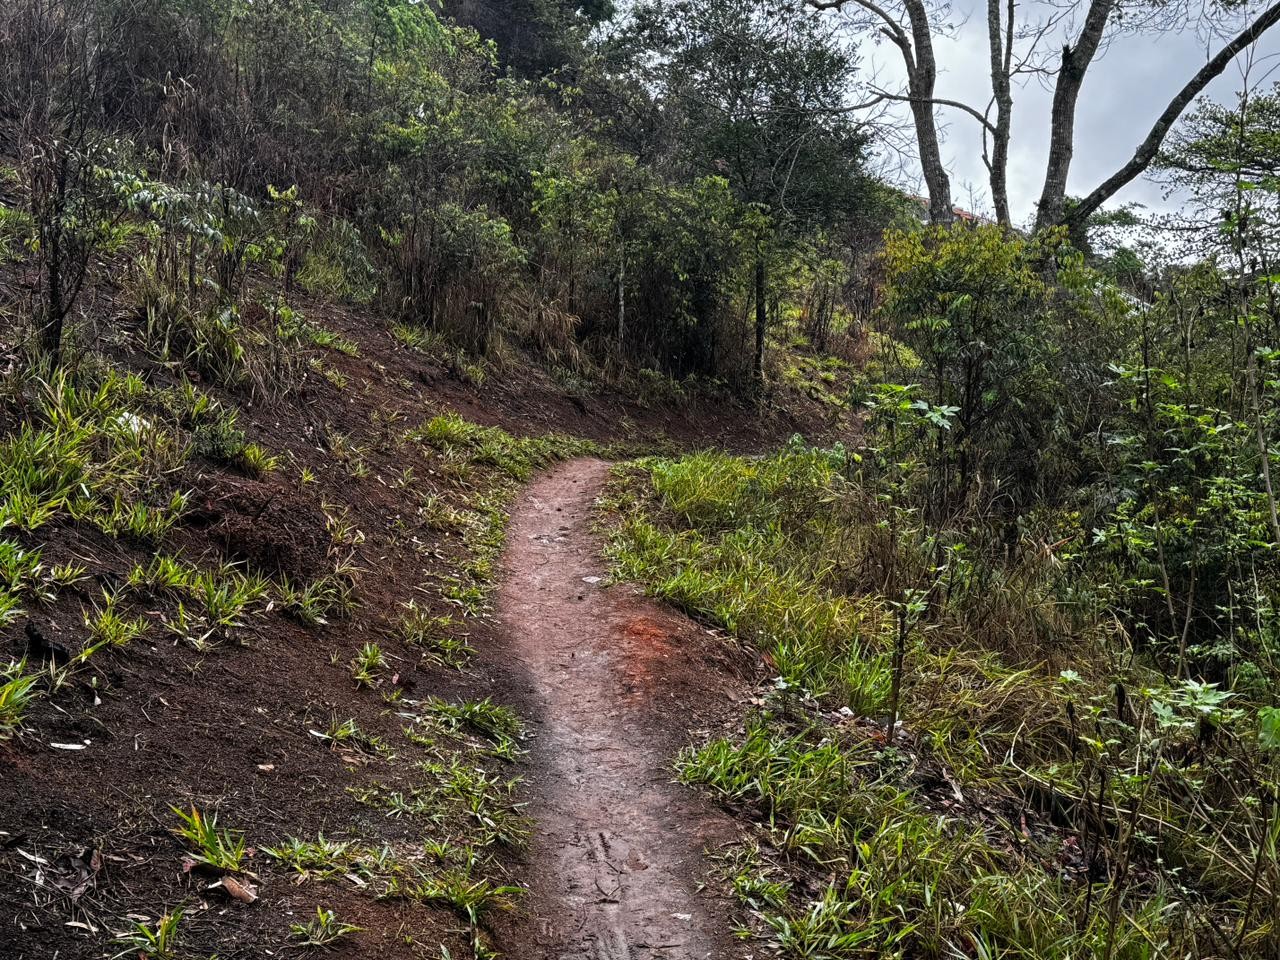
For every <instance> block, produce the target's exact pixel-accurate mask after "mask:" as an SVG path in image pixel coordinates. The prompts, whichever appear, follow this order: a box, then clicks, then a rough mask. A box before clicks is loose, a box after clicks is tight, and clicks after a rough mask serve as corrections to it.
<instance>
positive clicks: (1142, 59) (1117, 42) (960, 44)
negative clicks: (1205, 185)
mask: <svg viewBox="0 0 1280 960" xmlns="http://www.w3.org/2000/svg"><path fill="white" fill-rule="evenodd" d="M1037 5H1038V4H1037V3H1036V2H1035V0H1031V2H1027V3H1024V4H1022V5H1021V9H1024V10H1027V11H1031V10H1034V9H1035V8H1036V7H1037ZM1039 6H1040V7H1041V8H1042V9H1043V4H1039ZM1080 6H1083V4H1080ZM1256 8H1257V7H1256V6H1255V9H1256ZM985 10H986V5H985V3H983V2H982V0H957V2H956V4H955V13H954V14H953V19H954V20H957V21H961V22H959V23H958V24H957V28H956V32H955V35H954V37H950V38H942V39H940V40H939V41H938V42H937V45H936V49H937V55H938V61H939V71H940V76H939V78H938V87H937V95H938V96H940V97H947V98H950V99H957V100H963V101H965V102H967V103H970V104H972V105H974V106H975V107H977V108H978V109H979V110H981V109H983V108H984V107H985V106H986V103H987V100H988V99H989V97H990V90H991V84H990V75H989V67H988V56H989V54H988V48H987V28H986V19H985V17H986V14H985ZM971 12H976V15H970V16H968V19H967V20H964V19H963V18H964V17H965V14H966V13H971ZM1206 39H1207V38H1206V37H1205V36H1204V35H1203V32H1201V33H1200V34H1199V35H1197V31H1195V30H1187V31H1185V32H1182V33H1175V34H1163V35H1160V36H1153V35H1150V34H1146V35H1136V36H1118V37H1116V38H1114V40H1113V41H1112V42H1111V44H1110V46H1109V48H1108V49H1107V51H1106V53H1105V56H1104V57H1103V58H1102V59H1101V60H1100V61H1097V62H1095V63H1094V65H1093V67H1092V68H1091V69H1090V72H1089V74H1088V77H1087V79H1086V81H1085V86H1084V89H1083V91H1082V93H1081V97H1080V107H1079V111H1078V113H1077V122H1076V150H1075V156H1074V158H1073V160H1072V166H1071V178H1070V183H1069V185H1068V191H1069V192H1070V193H1074V194H1082V193H1085V192H1087V191H1088V190H1091V189H1093V188H1094V187H1095V186H1097V185H1098V183H1100V182H1101V181H1102V180H1103V179H1105V178H1106V177H1107V176H1109V175H1110V174H1112V173H1113V172H1115V170H1116V168H1117V167H1119V166H1120V165H1121V164H1122V163H1124V161H1125V160H1127V159H1128V158H1129V156H1131V155H1132V153H1133V150H1134V148H1135V147H1136V146H1137V144H1138V143H1139V142H1140V141H1141V139H1142V138H1143V137H1144V136H1145V135H1146V133H1147V131H1148V130H1149V129H1150V127H1151V124H1152V122H1154V120H1155V118H1156V117H1157V116H1159V114H1160V112H1161V111H1162V110H1163V109H1164V107H1165V105H1166V104H1167V103H1168V101H1169V99H1170V98H1171V97H1172V95H1173V94H1174V93H1175V92H1176V91H1177V90H1178V89H1179V88H1180V87H1181V86H1182V85H1183V84H1184V83H1185V82H1186V81H1187V79H1189V78H1190V76H1191V75H1192V74H1193V73H1194V72H1195V71H1196V70H1197V69H1198V68H1199V67H1200V66H1201V65H1202V64H1203V63H1204V61H1205V60H1206V59H1208V56H1209V54H1208V53H1207V52H1206V49H1207V48H1206ZM1216 43H1218V44H1219V45H1220V43H1221V41H1216ZM1057 46H1058V47H1059V48H1060V46H1061V40H1059V42H1058V45H1057ZM1215 49H1216V47H1215ZM860 52H861V56H862V64H863V66H862V71H861V72H862V73H863V75H864V77H867V76H870V75H872V74H876V75H878V76H879V77H880V79H881V82H882V84H883V85H885V86H886V87H891V88H896V87H895V85H896V84H899V83H900V82H901V78H902V76H903V70H902V61H901V58H900V55H899V53H898V50H897V48H896V47H894V46H892V45H891V44H889V43H880V44H878V45H877V44H875V43H873V42H871V41H867V40H864V41H863V42H862V43H861V45H860ZM1257 55H1258V56H1259V57H1261V58H1262V59H1261V61H1260V62H1255V65H1254V67H1253V69H1252V75H1253V76H1255V77H1257V76H1261V75H1262V74H1263V73H1264V72H1266V70H1268V69H1270V68H1273V67H1275V65H1276V64H1277V62H1280V27H1277V28H1275V29H1274V30H1272V31H1271V33H1270V34H1269V35H1268V36H1267V37H1266V38H1264V41H1263V43H1261V44H1259V46H1258V50H1257ZM1276 78H1280V73H1278V74H1277V77H1276ZM1241 83H1242V76H1241V69H1240V63H1237V64H1236V65H1234V66H1233V67H1232V68H1229V69H1228V70H1227V71H1226V72H1225V73H1224V74H1223V75H1222V76H1221V77H1219V78H1218V80H1217V81H1216V82H1215V83H1214V84H1213V85H1212V86H1211V87H1210V88H1209V95H1211V96H1213V97H1214V98H1216V99H1220V100H1230V99H1232V98H1233V95H1234V92H1235V91H1236V90H1238V89H1240V86H1241ZM1051 101H1052V93H1051V91H1049V90H1047V89H1044V88H1043V87H1042V86H1041V84H1040V83H1039V82H1037V81H1036V80H1034V79H1029V80H1028V84H1027V85H1026V86H1025V87H1023V88H1021V89H1017V90H1015V92H1014V118H1013V139H1012V142H1011V145H1010V163H1009V199H1010V204H1011V206H1012V208H1013V216H1014V219H1015V220H1017V221H1019V222H1024V221H1027V220H1029V219H1030V218H1031V217H1032V216H1033V214H1034V210H1035V201H1036V199H1038V197H1039V193H1040V186H1041V183H1042V180H1043V175H1044V164H1045V151H1046V147H1047V144H1048V139H1049V119H1048V117H1049V106H1050V103H1051ZM939 115H940V117H941V119H942V120H943V121H944V123H945V137H946V142H945V143H944V144H943V156H944V159H945V161H946V162H947V165H948V168H949V169H950V171H951V175H952V194H953V197H954V200H955V202H956V203H957V204H959V205H961V206H965V207H969V206H974V207H976V208H978V212H989V206H990V203H989V192H988V191H987V189H986V180H987V174H986V168H985V167H983V165H982V138H981V133H980V131H979V129H978V125H977V122H976V121H975V120H973V119H972V118H970V117H967V116H966V115H964V114H962V113H960V112H958V111H956V110H954V109H949V108H943V109H942V110H941V112H940V114H939ZM910 175H916V174H915V173H914V170H913V171H912V174H910ZM910 175H909V176H910ZM907 185H908V186H910V184H907ZM917 186H919V185H917ZM970 187H972V188H973V190H974V193H973V195H971V194H970V192H969V188H970ZM920 192H923V190H922V189H921V190H920ZM1162 195H1163V191H1162V190H1161V188H1160V186H1159V185H1158V184H1155V183H1152V182H1151V181H1149V180H1139V181H1137V182H1135V183H1133V184H1131V185H1130V186H1129V187H1128V188H1126V189H1125V190H1124V191H1123V192H1122V193H1121V194H1120V195H1119V196H1118V197H1117V198H1116V200H1115V201H1114V202H1116V203H1121V202H1127V201H1137V202H1140V203H1143V204H1146V205H1147V206H1149V207H1151V208H1154V209H1167V208H1168V207H1170V206H1172V205H1174V204H1176V203H1177V200H1176V198H1174V199H1173V200H1172V201H1171V202H1166V201H1165V200H1164V199H1163V196H1162Z"/></svg>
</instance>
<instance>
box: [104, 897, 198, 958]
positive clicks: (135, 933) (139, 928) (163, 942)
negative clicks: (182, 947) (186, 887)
mask: <svg viewBox="0 0 1280 960" xmlns="http://www.w3.org/2000/svg"><path fill="white" fill-rule="evenodd" d="M182 913H183V911H182V909H181V908H178V909H177V910H174V911H173V912H172V913H168V914H165V915H164V916H163V917H161V918H160V922H159V923H157V924H156V926H155V928H154V929H152V927H151V926H150V925H149V924H147V923H145V922H143V921H141V920H138V921H135V922H134V928H133V930H131V931H129V932H128V933H122V934H120V935H119V936H117V937H116V938H115V942H116V943H118V944H121V945H122V946H123V948H124V949H122V950H121V951H120V952H119V953H118V954H116V955H115V958H116V960H119V958H121V957H131V958H137V957H149V958H153V960H178V958H179V957H180V956H181V953H180V951H179V949H178V932H179V927H180V926H181V924H182Z"/></svg>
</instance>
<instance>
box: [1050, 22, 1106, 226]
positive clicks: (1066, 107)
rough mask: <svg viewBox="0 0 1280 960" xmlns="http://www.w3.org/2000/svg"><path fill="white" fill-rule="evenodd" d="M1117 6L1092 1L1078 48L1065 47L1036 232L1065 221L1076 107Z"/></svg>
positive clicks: (1057, 86) (1051, 116)
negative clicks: (1087, 74) (1086, 77)
mask: <svg viewBox="0 0 1280 960" xmlns="http://www.w3.org/2000/svg"><path fill="white" fill-rule="evenodd" d="M1116 3H1117V0H1091V2H1090V4H1089V12H1088V13H1087V14H1086V15H1085V19H1084V26H1083V27H1082V28H1081V29H1080V36H1079V37H1077V38H1076V43H1075V46H1065V47H1063V48H1062V64H1061V66H1060V68H1059V70H1058V81H1057V83H1056V84H1055V85H1054V88H1053V110H1052V113H1051V114H1050V127H1049V162H1048V165H1047V167H1046V169H1045V175H1044V189H1043V190H1042V191H1041V193H1040V205H1039V208H1038V209H1037V211H1036V229H1040V228H1042V227H1048V226H1053V225H1054V224H1057V223H1061V222H1062V219H1063V212H1064V208H1065V205H1066V196H1067V174H1068V173H1069V172H1070V170H1071V155H1072V152H1073V151H1074V148H1075V134H1076V104H1077V103H1078V102H1079V100H1080V88H1081V87H1082V86H1083V85H1084V78H1085V74H1086V73H1087V72H1088V70H1089V65H1090V64H1092V63H1093V59H1094V57H1096V56H1097V54H1098V46H1099V45H1100V44H1101V43H1102V35H1103V33H1105V31H1106V28H1107V21H1108V20H1109V19H1110V18H1111V14H1112V13H1113V12H1114V11H1115V8H1116Z"/></svg>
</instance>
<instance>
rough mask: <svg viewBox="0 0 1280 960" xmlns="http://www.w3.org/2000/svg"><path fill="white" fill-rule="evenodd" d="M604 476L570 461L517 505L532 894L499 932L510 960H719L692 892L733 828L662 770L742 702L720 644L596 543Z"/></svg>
mask: <svg viewBox="0 0 1280 960" xmlns="http://www.w3.org/2000/svg"><path fill="white" fill-rule="evenodd" d="M608 470H609V466H608V464H606V463H604V462H602V461H599V460H575V461H571V462H569V463H565V464H562V465H560V466H558V467H557V468H555V469H554V470H552V471H550V472H548V473H546V474H544V475H542V476H541V477H539V478H538V479H536V480H535V481H534V482H533V483H532V484H531V485H530V486H529V487H528V488H527V489H526V490H525V491H524V493H523V495H522V496H521V497H520V499H519V500H518V502H517V503H516V505H515V506H514V508H513V512H512V521H511V525H510V528H509V533H508V541H507V543H508V546H507V551H506V554H505V556H504V561H503V581H502V582H503V586H502V588H501V590H500V594H499V601H498V614H499V630H498V638H497V642H498V643H499V644H501V645H502V646H504V647H505V648H506V651H507V652H509V654H510V655H511V656H512V657H513V658H514V659H515V660H516V663H515V664H514V665H513V666H514V668H515V669H514V670H513V673H514V674H515V675H516V676H517V677H519V678H521V680H522V681H523V684H524V690H523V692H522V694H523V695H522V696H520V698H519V699H521V700H523V701H525V702H524V703H523V704H522V706H523V707H524V709H525V712H526V715H527V716H529V717H530V718H531V720H532V721H533V722H532V724H531V726H532V727H533V730H534V733H535V736H534V738H533V739H532V742H531V743H530V745H529V746H530V755H529V757H528V765H527V766H528V785H529V795H530V805H529V809H528V812H529V814H530V816H531V817H532V818H533V820H534V821H535V824H536V826H535V830H534V835H533V838H532V840H531V842H530V849H529V853H528V860H527V863H526V864H525V871H524V873H525V875H524V876H523V877H522V879H523V880H524V881H525V883H526V885H527V886H528V887H529V889H530V896H529V897H528V898H526V900H525V901H524V903H523V904H522V906H521V908H520V909H519V911H518V912H517V913H515V914H514V915H512V916H510V917H508V918H507V919H505V920H504V921H503V922H502V925H501V927H500V929H499V931H498V933H499V940H500V946H501V947H502V948H503V950H504V952H505V953H506V955H507V956H510V957H513V958H517V960H552V958H554V960H624V958H625V960H649V958H657V957H663V958H670V960H693V958H714V960H722V958H723V960H728V958H732V957H736V956H739V955H740V953H739V952H738V951H736V950H735V942H734V940H733V939H732V937H731V936H730V930H729V925H728V915H729V905H728V904H726V903H723V902H719V901H717V899H716V898H715V896H714V894H712V893H711V892H709V891H708V890H701V889H700V881H701V880H702V878H704V877H705V876H706V874H707V870H708V866H709V863H708V860H707V858H706V856H705V854H704V850H708V849H714V848H716V847H719V846H722V845H724V844H725V843H727V842H729V841H730V840H731V839H732V838H733V837H734V828H733V824H732V822H731V821H730V820H729V818H728V817H726V816H725V815H724V814H722V813H720V812H719V811H717V810H716V809H715V808H714V806H712V805H711V804H710V803H708V802H707V801H706V800H705V799H704V798H702V797H700V796H698V795H697V794H696V793H695V792H694V791H692V790H690V789H688V788H686V787H683V786H681V785H679V784H675V783H673V782H672V777H673V774H672V759H673V758H674V756H675V754H676V753H677V752H678V750H679V749H680V747H682V746H684V745H685V744H687V743H688V742H689V741H690V739H691V738H692V737H693V736H694V735H695V732H696V729H697V728H698V727H699V726H710V725H711V724H712V723H713V722H714V721H715V718H716V717H718V716H723V715H724V712H725V711H726V710H728V709H730V708H731V707H732V703H733V699H734V698H735V697H736V696H739V695H740V693H739V691H740V690H741V689H742V686H741V682H740V680H738V679H737V678H736V677H735V673H736V672H740V670H741V666H740V665H735V664H734V663H732V662H731V661H730V659H729V657H728V655H727V654H726V653H725V651H724V648H723V646H722V645H721V644H720V643H719V641H717V640H715V639H714V638H711V637H709V636H708V634H707V632H706V631H705V630H703V629H701V628H700V627H698V626H697V625H696V624H694V623H692V622H691V621H689V620H688V619H686V618H684V617H681V616H678V615H675V614H673V613H672V612H671V611H669V610H666V609H665V608H663V607H661V606H660V605H658V604H655V603H653V602H651V601H649V600H646V599H645V598H643V597H642V596H640V595H639V593H638V592H637V591H636V590H634V589H633V588H630V587H628V586H612V587H607V586H606V585H605V583H604V582H603V580H601V579H597V578H603V577H604V576H605V569H604V562H603V560H602V559H601V557H600V544H599V542H598V539H597V538H596V537H595V536H594V535H593V533H592V531H591V525H592V512H593V504H594V501H595V498H596V497H597V496H598V495H599V493H600V491H601V489H602V486H603V484H604V481H605V479H606V478H607V475H608Z"/></svg>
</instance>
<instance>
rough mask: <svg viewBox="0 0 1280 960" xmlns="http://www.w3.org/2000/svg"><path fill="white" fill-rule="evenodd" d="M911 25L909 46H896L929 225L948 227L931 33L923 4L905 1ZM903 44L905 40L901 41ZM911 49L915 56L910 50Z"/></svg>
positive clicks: (947, 195) (951, 213)
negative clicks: (917, 149)
mask: <svg viewBox="0 0 1280 960" xmlns="http://www.w3.org/2000/svg"><path fill="white" fill-rule="evenodd" d="M903 5H904V6H905V7H906V10H907V16H908V17H909V18H910V21H911V42H910V44H909V45H903V44H899V46H900V47H902V54H903V57H904V58H905V61H906V64H907V89H908V92H909V93H910V95H911V116H912V118H913V119H914V120H915V127H916V141H917V143H918V144H919V147H920V166H921V168H923V170H924V182H925V184H926V186H927V188H928V190H929V221H930V222H931V223H943V224H946V223H950V222H951V221H952V220H954V219H955V209H954V208H953V207H952V205H951V178H950V177H948V176H947V170H946V167H944V166H943V165H942V149H941V147H940V146H939V142H938V124H937V120H936V119H935V117H934V115H933V110H934V102H933V99H934V88H935V87H936V86H937V81H938V61H937V59H936V57H935V56H934V53H933V32H932V30H931V29H930V27H929V12H928V11H927V10H926V9H925V5H924V2H923V0H904V4H903ZM904 40H905V38H904ZM913 49H914V56H913V55H912V50H913Z"/></svg>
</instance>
